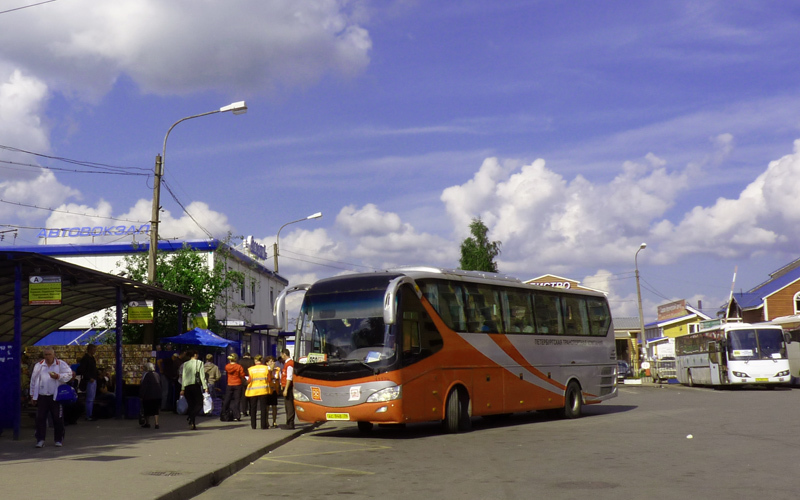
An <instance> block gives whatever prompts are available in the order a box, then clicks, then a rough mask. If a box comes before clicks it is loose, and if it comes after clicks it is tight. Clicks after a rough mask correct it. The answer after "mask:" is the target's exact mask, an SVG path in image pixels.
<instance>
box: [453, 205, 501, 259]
mask: <svg viewBox="0 0 800 500" xmlns="http://www.w3.org/2000/svg"><path fill="white" fill-rule="evenodd" d="M469 231H470V233H472V236H470V237H468V238H466V239H465V240H464V241H462V242H461V261H460V265H461V269H463V270H465V271H486V272H490V273H496V272H497V263H495V261H494V258H495V257H497V256H498V255H500V242H499V241H489V239H488V237H487V233H488V232H489V229H488V228H487V227H486V224H484V223H483V221H482V220H481V218H480V217H478V218H475V219H472V222H471V223H470V225H469Z"/></svg>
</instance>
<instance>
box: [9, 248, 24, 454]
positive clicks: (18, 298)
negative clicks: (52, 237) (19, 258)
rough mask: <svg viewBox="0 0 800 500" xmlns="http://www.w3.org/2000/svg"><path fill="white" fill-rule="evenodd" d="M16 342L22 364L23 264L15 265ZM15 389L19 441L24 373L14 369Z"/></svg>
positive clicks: (14, 352)
mask: <svg viewBox="0 0 800 500" xmlns="http://www.w3.org/2000/svg"><path fill="white" fill-rule="evenodd" d="M14 278H15V279H14V344H13V346H12V348H11V353H12V355H13V357H14V359H15V360H17V362H18V363H19V364H20V366H22V264H20V263H17V265H16V266H14ZM11 383H12V384H13V387H14V389H13V390H12V394H13V397H14V409H13V411H14V417H13V423H12V425H13V426H14V441H19V434H20V427H21V425H22V388H21V387H20V385H21V384H22V373H20V370H14V375H12V376H11Z"/></svg>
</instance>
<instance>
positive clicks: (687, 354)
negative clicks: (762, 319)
mask: <svg viewBox="0 0 800 500" xmlns="http://www.w3.org/2000/svg"><path fill="white" fill-rule="evenodd" d="M714 323H716V324H714ZM675 358H676V359H675V364H676V371H677V377H678V381H679V382H680V383H681V384H684V385H688V386H693V385H709V386H725V385H745V384H753V385H755V384H759V385H766V386H769V387H774V386H776V385H788V384H789V382H790V380H791V372H790V369H789V359H788V356H787V351H786V341H785V339H784V335H783V330H782V329H781V327H780V326H777V325H766V324H760V325H751V324H748V323H731V322H721V320H712V321H708V322H703V324H701V330H700V331H698V332H697V333H692V334H688V335H683V336H680V337H676V338H675Z"/></svg>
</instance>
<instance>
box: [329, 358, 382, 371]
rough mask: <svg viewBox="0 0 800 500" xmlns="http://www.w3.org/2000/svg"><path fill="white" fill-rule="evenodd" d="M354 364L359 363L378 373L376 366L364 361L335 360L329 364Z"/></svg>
mask: <svg viewBox="0 0 800 500" xmlns="http://www.w3.org/2000/svg"><path fill="white" fill-rule="evenodd" d="M354 363H359V364H361V365H362V366H364V367H366V368H368V369H369V370H370V371H371V372H374V373H377V368H375V367H374V366H371V365H369V364H368V363H365V362H364V361H362V360H360V359H334V360H328V364H329V365H351V364H354Z"/></svg>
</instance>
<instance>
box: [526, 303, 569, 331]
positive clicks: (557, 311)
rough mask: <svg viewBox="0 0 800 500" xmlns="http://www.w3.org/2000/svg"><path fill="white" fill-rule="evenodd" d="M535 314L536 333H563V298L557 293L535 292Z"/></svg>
mask: <svg viewBox="0 0 800 500" xmlns="http://www.w3.org/2000/svg"><path fill="white" fill-rule="evenodd" d="M533 311H534V313H533V315H534V317H535V318H536V333H540V334H542V335H563V334H564V324H563V322H562V321H561V298H560V297H559V296H557V295H550V294H546V293H535V294H534V295H533Z"/></svg>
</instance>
